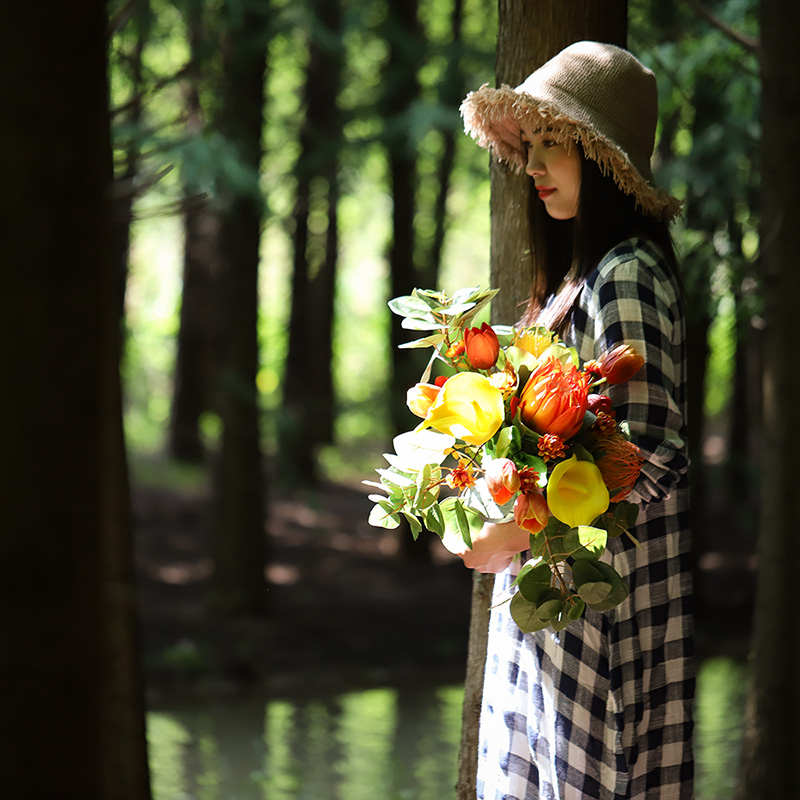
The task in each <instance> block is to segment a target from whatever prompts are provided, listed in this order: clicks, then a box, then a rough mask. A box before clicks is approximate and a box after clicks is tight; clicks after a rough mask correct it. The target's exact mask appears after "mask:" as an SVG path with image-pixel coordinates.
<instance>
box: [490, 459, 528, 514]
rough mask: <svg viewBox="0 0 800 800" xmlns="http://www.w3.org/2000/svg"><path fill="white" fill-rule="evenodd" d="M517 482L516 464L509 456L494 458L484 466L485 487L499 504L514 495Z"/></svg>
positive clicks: (517, 485)
mask: <svg viewBox="0 0 800 800" xmlns="http://www.w3.org/2000/svg"><path fill="white" fill-rule="evenodd" d="M519 483H520V481H519V473H518V472H517V466H516V464H514V462H513V461H512V460H511V459H510V458H495V459H493V460H492V461H490V462H489V465H488V466H487V467H486V488H487V489H488V490H489V494H490V495H491V496H492V499H493V500H494V501H495V503H497V504H498V505H500V506H502V505H503V504H504V503H507V502H508V501H509V500H510V499H511V498H512V497H513V496H514V493H515V492H516V491H517V490H518V489H519Z"/></svg>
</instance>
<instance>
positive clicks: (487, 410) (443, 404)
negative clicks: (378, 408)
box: [422, 372, 505, 447]
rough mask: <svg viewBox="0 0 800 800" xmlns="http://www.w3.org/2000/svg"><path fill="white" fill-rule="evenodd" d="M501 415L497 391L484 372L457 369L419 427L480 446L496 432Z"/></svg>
mask: <svg viewBox="0 0 800 800" xmlns="http://www.w3.org/2000/svg"><path fill="white" fill-rule="evenodd" d="M504 417H505V407H504V406H503V395H502V393H501V392H500V390H499V389H498V388H497V387H495V386H493V385H492V384H491V383H490V381H489V380H488V379H487V378H485V377H484V376H483V375H479V374H477V373H475V372H459V373H458V374H457V375H453V376H452V377H451V378H448V379H447V381H446V382H445V384H444V386H442V389H441V391H440V392H439V396H438V397H437V398H436V400H435V401H434V403H433V404H432V405H431V407H430V409H429V410H428V416H427V418H426V419H425V421H424V422H423V423H422V426H423V427H426V428H428V427H429V428H435V429H436V430H437V431H441V432H442V433H449V434H450V435H451V436H455V437H457V438H459V439H463V440H464V441H465V442H467V443H468V444H472V445H475V446H476V447H479V446H480V445H482V444H485V443H486V442H488V441H489V439H491V438H492V436H494V435H495V433H497V431H498V430H499V428H500V426H501V425H502V424H503V418H504Z"/></svg>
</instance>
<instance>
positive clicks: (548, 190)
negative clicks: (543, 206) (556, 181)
mask: <svg viewBox="0 0 800 800" xmlns="http://www.w3.org/2000/svg"><path fill="white" fill-rule="evenodd" d="M536 191H537V192H538V194H539V199H540V200H546V199H547V198H548V197H550V195H551V194H553V192H554V191H555V189H554V188H553V187H552V186H537V187H536Z"/></svg>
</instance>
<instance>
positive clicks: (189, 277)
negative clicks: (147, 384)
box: [169, 0, 220, 463]
mask: <svg viewBox="0 0 800 800" xmlns="http://www.w3.org/2000/svg"><path fill="white" fill-rule="evenodd" d="M205 11H206V9H205V7H204V5H203V4H202V2H201V0H187V2H186V4H185V17H186V26H187V36H188V41H189V50H190V53H191V58H190V61H189V66H188V68H187V69H186V72H185V74H184V76H183V79H182V80H181V87H182V89H183V96H184V102H185V109H186V110H185V127H186V136H187V139H188V140H189V141H190V142H199V141H202V137H203V135H204V133H206V131H207V124H208V116H209V113H208V111H207V110H206V108H204V104H203V98H202V84H203V80H204V79H205V80H206V81H208V80H209V78H210V79H211V80H210V82H211V83H212V84H213V83H214V81H215V80H216V81H218V80H219V74H218V70H215V68H214V64H213V63H212V58H211V54H212V51H215V50H216V45H217V44H218V42H217V41H216V36H215V35H213V34H212V32H211V31H210V30H209V26H208V20H207V16H208V15H207V14H206V13H204V12H205ZM183 171H184V175H183V176H182V181H183V192H184V212H183V232H184V245H183V290H182V292H181V310H180V327H179V329H178V342H177V355H176V359H175V371H174V380H173V396H172V408H171V413H170V429H169V451H170V455H172V457H173V458H176V459H178V460H180V461H185V462H188V463H200V462H202V461H203V459H204V457H205V455H206V454H205V448H204V446H203V438H202V432H201V429H200V421H201V417H202V415H203V413H204V412H206V411H211V410H214V408H215V386H216V368H217V363H218V361H219V352H218V350H219V338H220V337H219V316H218V314H219V309H218V304H217V302H216V300H217V291H216V289H217V284H216V279H217V277H218V272H219V268H220V267H219V252H218V251H219V214H218V213H217V210H216V209H215V208H214V206H213V203H212V202H211V200H210V199H209V197H208V194H207V192H208V191H209V188H210V187H209V186H207V185H204V180H203V177H201V174H200V173H201V170H199V169H198V167H197V165H195V164H193V163H192V161H191V160H188V163H184V165H183Z"/></svg>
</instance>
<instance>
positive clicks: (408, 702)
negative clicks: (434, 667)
mask: <svg viewBox="0 0 800 800" xmlns="http://www.w3.org/2000/svg"><path fill="white" fill-rule="evenodd" d="M744 679H745V673H744V666H743V665H742V664H740V663H738V662H736V661H734V660H732V659H728V658H723V657H719V658H713V659H708V660H706V661H705V662H703V664H702V665H701V667H700V672H699V676H698V696H697V712H696V759H697V781H696V794H695V797H696V800H727V798H731V797H733V790H734V787H735V780H736V765H737V763H738V760H739V750H740V737H741V731H742V715H743V708H744V683H745V680H744ZM461 697H462V692H461V689H460V687H455V686H441V687H413V688H403V689H397V688H379V689H370V690H366V691H353V692H345V693H341V694H337V695H333V696H329V697H325V696H322V697H319V696H317V697H313V696H312V697H309V698H306V699H298V698H295V699H271V700H267V701H259V700H257V699H255V698H250V699H248V700H242V699H238V700H236V701H234V702H230V701H225V702H222V701H220V702H219V703H218V704H215V703H210V704H205V705H203V706H191V705H187V706H185V707H182V708H171V709H164V710H152V711H151V712H150V714H149V717H148V733H149V739H150V765H151V771H152V782H153V797H154V800H375V798H381V800H446V798H450V797H454V796H455V792H454V789H453V787H454V785H455V781H456V772H457V762H458V746H459V738H460V730H461Z"/></svg>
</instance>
